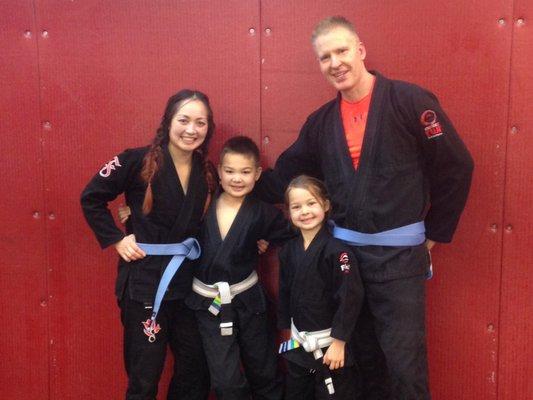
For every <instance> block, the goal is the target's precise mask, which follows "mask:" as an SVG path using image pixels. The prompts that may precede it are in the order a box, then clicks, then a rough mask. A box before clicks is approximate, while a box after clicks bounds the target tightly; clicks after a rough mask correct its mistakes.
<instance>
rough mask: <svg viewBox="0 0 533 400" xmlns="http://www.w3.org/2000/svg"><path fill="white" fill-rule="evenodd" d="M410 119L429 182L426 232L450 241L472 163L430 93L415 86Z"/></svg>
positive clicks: (443, 240) (468, 186)
mask: <svg viewBox="0 0 533 400" xmlns="http://www.w3.org/2000/svg"><path fill="white" fill-rule="evenodd" d="M410 118H411V129H412V131H413V132H414V133H415V134H416V136H417V139H418V141H419V143H421V148H422V152H423V158H424V163H425V174H426V176H427V177H428V181H429V192H430V208H429V210H428V213H427V215H426V218H425V221H424V222H425V225H426V235H427V237H428V238H429V239H431V240H434V241H437V242H450V241H451V240H452V236H453V234H454V232H455V229H456V228H457V224H458V222H459V217H460V216H461V213H462V211H463V209H464V207H465V204H466V199H467V197H468V192H469V190H470V184H471V181H472V172H473V168H474V162H473V160H472V157H471V155H470V153H469V152H468V150H467V148H466V146H465V144H464V143H463V141H462V140H461V138H460V137H459V135H458V133H457V131H456V130H455V128H454V126H453V124H452V122H451V121H450V119H449V118H448V116H447V115H446V114H445V112H444V111H443V110H442V107H441V106H440V104H439V102H438V100H437V98H436V97H435V95H433V93H430V92H428V91H426V90H424V89H422V88H418V87H417V90H415V91H414V93H413V95H412V96H411V110H410Z"/></svg>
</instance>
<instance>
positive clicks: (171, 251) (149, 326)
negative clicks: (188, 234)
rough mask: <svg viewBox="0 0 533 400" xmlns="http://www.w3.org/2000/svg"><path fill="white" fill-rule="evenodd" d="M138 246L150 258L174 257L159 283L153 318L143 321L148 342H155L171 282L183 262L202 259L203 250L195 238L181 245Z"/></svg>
mask: <svg viewBox="0 0 533 400" xmlns="http://www.w3.org/2000/svg"><path fill="white" fill-rule="evenodd" d="M137 245H138V246H139V247H140V248H141V249H142V250H143V251H144V252H145V253H146V254H147V255H149V256H173V257H172V259H171V260H170V262H169V263H168V265H167V266H166V268H165V271H164V272H163V276H162V277H161V280H160V281H159V286H158V287H157V292H156V295H155V301H154V308H153V312H152V317H151V318H150V319H149V320H147V321H143V322H142V324H143V326H144V333H145V334H146V336H148V341H150V342H154V341H155V334H156V333H157V332H159V330H160V329H161V328H160V326H159V325H157V323H156V318H157V313H158V312H159V308H160V307H161V302H162V301H163V297H164V296H165V292H166V291H167V288H168V285H169V284H170V281H171V280H172V278H173V277H174V275H175V274H176V272H178V269H179V268H180V267H181V265H182V263H183V261H184V260H185V259H186V258H188V259H189V260H196V259H197V258H198V257H200V254H201V249H200V244H199V243H198V241H197V240H196V239H194V238H187V239H185V240H184V241H183V242H181V243H169V244H149V243H137Z"/></svg>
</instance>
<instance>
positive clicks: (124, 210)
mask: <svg viewBox="0 0 533 400" xmlns="http://www.w3.org/2000/svg"><path fill="white" fill-rule="evenodd" d="M130 215H131V209H130V208H129V207H128V206H125V205H124V204H121V205H119V206H118V220H119V221H120V223H121V224H125V223H126V221H127V220H128V218H129V217H130Z"/></svg>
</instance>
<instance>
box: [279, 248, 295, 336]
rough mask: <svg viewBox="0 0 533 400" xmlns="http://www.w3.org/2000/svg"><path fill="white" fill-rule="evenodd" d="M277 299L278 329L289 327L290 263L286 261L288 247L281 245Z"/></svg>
mask: <svg viewBox="0 0 533 400" xmlns="http://www.w3.org/2000/svg"><path fill="white" fill-rule="evenodd" d="M278 258H279V301H278V329H280V330H283V329H290V328H291V315H290V301H291V284H292V283H291V281H292V279H291V274H290V269H291V265H290V264H289V261H288V249H287V247H286V246H285V247H283V248H282V249H281V250H280V252H279V254H278Z"/></svg>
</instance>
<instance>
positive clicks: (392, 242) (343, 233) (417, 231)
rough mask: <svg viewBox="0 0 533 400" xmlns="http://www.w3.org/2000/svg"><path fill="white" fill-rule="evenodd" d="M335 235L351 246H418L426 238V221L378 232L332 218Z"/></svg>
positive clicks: (331, 222) (331, 223)
mask: <svg viewBox="0 0 533 400" xmlns="http://www.w3.org/2000/svg"><path fill="white" fill-rule="evenodd" d="M329 224H330V225H331V226H332V227H333V236H334V237H336V238H337V239H340V240H342V241H343V242H344V243H346V244H349V245H351V246H417V245H419V244H422V243H424V242H425V240H426V235H425V232H426V228H425V227H424V222H415V223H414V224H410V225H405V226H401V227H399V228H394V229H390V230H388V231H383V232H378V233H362V232H357V231H352V230H350V229H346V228H341V227H338V226H337V225H335V222H333V221H332V220H330V221H329Z"/></svg>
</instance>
